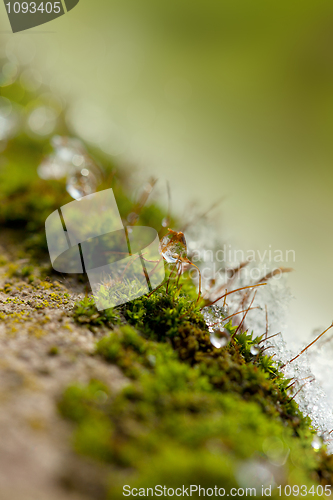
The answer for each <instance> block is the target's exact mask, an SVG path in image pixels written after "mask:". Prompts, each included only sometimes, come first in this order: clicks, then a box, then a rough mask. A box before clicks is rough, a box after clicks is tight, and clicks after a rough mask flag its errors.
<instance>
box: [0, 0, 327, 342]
mask: <svg viewBox="0 0 333 500" xmlns="http://www.w3.org/2000/svg"><path fill="white" fill-rule="evenodd" d="M0 9H1V15H0V31H1V32H0V51H1V54H0V55H1V56H4V55H6V56H7V57H8V58H9V59H10V60H11V61H12V62H13V63H14V64H15V62H17V63H19V64H22V65H26V66H27V67H28V68H30V69H31V68H32V69H33V71H34V72H35V73H34V74H35V78H36V79H37V80H38V79H39V80H40V81H43V82H45V83H47V84H49V85H50V86H51V89H52V91H53V92H54V93H55V94H58V95H60V96H62V97H63V99H65V100H66V101H67V103H68V104H69V106H70V112H69V121H70V125H71V126H72V127H73V128H74V130H76V131H77V133H79V134H80V135H82V136H83V138H84V139H86V140H87V141H90V142H92V143H97V144H98V145H99V146H100V147H101V148H102V149H103V150H104V151H105V152H106V153H109V154H110V155H112V156H114V157H115V158H116V159H117V161H118V162H120V163H124V164H127V165H133V166H135V167H136V171H137V174H136V175H138V176H140V175H142V177H143V178H147V176H148V175H150V174H153V175H155V176H156V177H158V178H160V179H168V180H169V181H170V184H171V190H172V203H173V208H174V209H175V210H182V209H183V208H184V207H185V206H186V203H187V202H189V201H191V200H196V201H197V202H199V203H200V205H202V207H203V208H205V207H207V206H209V205H210V204H211V203H212V201H214V200H215V199H218V198H220V197H221V195H226V198H225V201H224V202H223V204H222V206H221V217H220V231H221V236H222V239H223V240H224V241H225V240H226V239H227V241H228V242H233V243H234V244H235V245H236V246H239V247H240V248H242V249H244V250H245V251H246V250H248V249H258V250H261V251H262V250H265V249H268V248H269V245H271V246H272V249H273V250H274V249H279V250H282V251H284V250H286V249H288V250H290V249H292V250H295V252H296V262H295V263H292V266H293V267H294V268H295V272H294V273H293V274H292V275H291V277H290V285H291V287H292V292H293V294H294V295H295V300H294V301H293V302H292V303H291V315H290V326H289V330H288V331H289V333H288V335H289V336H290V338H295V334H296V336H297V338H298V339H300V340H304V341H306V340H308V339H309V338H310V337H311V332H312V330H313V329H314V328H317V327H321V326H325V325H326V326H328V325H329V324H330V322H331V321H332V319H333V314H332V313H333V311H332V295H333V294H332V292H333V284H332V278H333V273H332V271H333V264H332V258H331V254H332V245H333V231H332V198H331V189H332V181H333V169H332V164H333V141H332V132H333V4H332V2H331V0H317V1H316V2H313V1H306V0H302V1H295V0H288V1H287V0H282V1H281V0H280V1H279V2H267V1H263V0H252V1H251V2H250V1H245V0H242V1H240V0H233V1H232V2H231V1H229V2H226V1H225V0H221V1H217V0H215V1H213V0H206V1H205V2H203V1H201V2H199V1H193V0H192V1H188V0H186V1H180V2H179V1H178V2H176V1H174V0H169V1H168V2H166V1H158V2H156V1H153V0H141V1H137V0H135V1H134V0H129V1H128V0H99V1H95V2H92V1H84V0H81V1H80V3H79V4H78V6H77V7H76V8H75V9H73V10H72V11H71V12H70V13H68V14H67V15H65V16H63V17H61V18H59V19H57V20H55V21H53V22H52V23H49V24H46V25H43V26H40V27H38V28H35V29H33V30H29V31H27V32H23V33H21V34H15V35H13V34H11V32H10V25H9V21H8V20H7V18H6V14H5V7H4V5H1V6H0ZM137 178H140V177H137ZM289 264H290V263H289Z"/></svg>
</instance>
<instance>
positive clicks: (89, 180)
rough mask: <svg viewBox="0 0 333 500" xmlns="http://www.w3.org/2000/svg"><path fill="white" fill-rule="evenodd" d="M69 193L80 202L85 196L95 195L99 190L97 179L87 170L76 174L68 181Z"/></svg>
mask: <svg viewBox="0 0 333 500" xmlns="http://www.w3.org/2000/svg"><path fill="white" fill-rule="evenodd" d="M66 189H67V192H68V193H69V194H70V195H71V197H72V198H74V199H75V200H79V199H80V198H82V197H83V196H87V195H88V194H92V193H95V191H96V189H97V182H96V177H95V176H94V174H93V173H92V172H90V171H89V170H87V169H82V170H80V171H77V172H74V173H73V174H72V175H70V176H69V177H68V179H67V184H66Z"/></svg>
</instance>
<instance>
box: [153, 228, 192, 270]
mask: <svg viewBox="0 0 333 500" xmlns="http://www.w3.org/2000/svg"><path fill="white" fill-rule="evenodd" d="M159 251H160V254H161V255H162V257H163V258H164V259H165V260H166V262H168V264H173V263H175V262H181V261H182V260H184V259H186V256H187V246H186V240H185V236H184V234H183V233H176V232H175V231H171V230H170V232H169V233H168V234H167V235H166V236H164V238H162V240H161V241H160V245H159Z"/></svg>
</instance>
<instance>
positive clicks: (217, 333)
mask: <svg viewBox="0 0 333 500" xmlns="http://www.w3.org/2000/svg"><path fill="white" fill-rule="evenodd" d="M229 339H230V334H229V332H228V331H227V330H223V331H221V330H214V331H213V332H212V333H211V334H210V341H211V343H212V344H213V346H214V347H216V348H217V349H220V348H221V347H224V346H226V345H227V343H228V342H229Z"/></svg>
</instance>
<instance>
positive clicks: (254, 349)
mask: <svg viewBox="0 0 333 500" xmlns="http://www.w3.org/2000/svg"><path fill="white" fill-rule="evenodd" d="M250 352H251V354H252V355H253V356H256V355H257V354H259V352H260V346H259V345H258V344H255V345H251V348H250Z"/></svg>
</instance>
